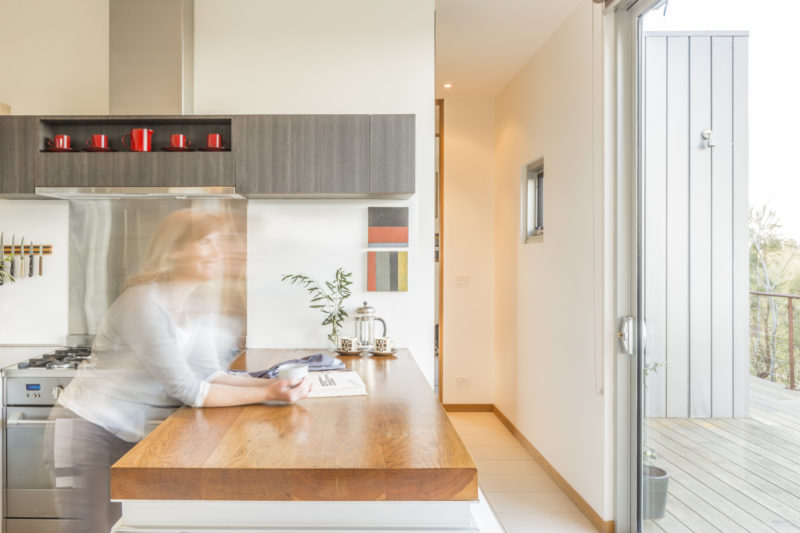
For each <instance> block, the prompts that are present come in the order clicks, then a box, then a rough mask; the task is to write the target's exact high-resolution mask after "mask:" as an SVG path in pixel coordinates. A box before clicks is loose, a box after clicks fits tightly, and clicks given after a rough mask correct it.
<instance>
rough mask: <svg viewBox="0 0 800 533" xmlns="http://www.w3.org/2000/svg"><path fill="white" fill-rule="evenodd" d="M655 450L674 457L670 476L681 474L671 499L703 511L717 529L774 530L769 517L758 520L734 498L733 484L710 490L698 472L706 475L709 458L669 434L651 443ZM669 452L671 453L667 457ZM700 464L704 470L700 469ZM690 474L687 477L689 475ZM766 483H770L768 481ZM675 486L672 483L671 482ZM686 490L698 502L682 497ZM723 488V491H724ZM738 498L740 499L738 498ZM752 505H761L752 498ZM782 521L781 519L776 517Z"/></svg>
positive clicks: (670, 490)
mask: <svg viewBox="0 0 800 533" xmlns="http://www.w3.org/2000/svg"><path fill="white" fill-rule="evenodd" d="M651 445H652V447H653V448H654V449H656V453H659V452H661V453H663V454H664V456H665V457H670V459H669V460H668V461H666V460H665V461H664V464H665V466H664V468H665V469H666V470H667V471H668V472H670V476H672V475H673V472H676V473H677V474H678V477H676V478H675V480H676V481H677V482H678V483H677V484H676V485H677V486H675V487H673V486H670V488H669V493H670V497H672V496H673V491H674V496H675V497H678V498H681V499H682V500H683V501H684V502H685V503H687V504H688V505H690V506H691V507H693V508H695V509H700V510H701V511H702V512H701V514H703V516H706V517H708V518H709V519H711V521H712V522H714V523H715V524H717V525H721V526H723V530H724V531H726V532H727V531H741V530H745V531H752V532H759V531H767V530H773V529H772V527H771V526H770V523H771V522H772V521H773V520H772V519H770V518H769V515H766V514H764V513H760V514H761V515H762V516H761V519H759V518H757V517H756V516H757V515H758V514H759V513H754V512H753V510H752V509H751V508H747V507H746V505H743V504H742V501H745V503H746V504H747V503H748V502H746V500H743V498H740V497H736V498H730V497H729V496H730V494H731V493H736V492H739V491H736V489H734V488H733V487H731V486H730V484H727V483H726V484H725V485H717V486H714V487H711V486H708V485H709V484H708V479H707V476H706V475H705V474H704V473H701V474H700V475H698V472H704V471H703V469H702V465H703V463H705V464H708V465H711V463H710V462H709V461H707V460H706V458H704V457H702V456H699V455H698V454H697V453H695V452H694V451H692V450H691V449H690V448H688V447H686V446H683V445H682V444H681V443H679V442H678V441H677V440H674V439H671V438H669V437H667V436H666V435H665V434H659V435H658V437H655V435H654V438H653V440H652V443H651ZM667 450H668V453H665V452H666V451H667ZM698 463H699V464H700V465H701V466H698ZM712 468H723V466H722V465H720V464H714V465H712ZM685 472H686V473H685ZM761 481H762V482H764V483H766V482H765V481H764V480H761ZM670 483H672V480H670ZM682 486H685V487H686V489H687V490H689V491H691V493H692V494H693V495H694V497H695V499H694V500H691V499H690V498H691V496H690V495H686V494H683V493H681V492H680V491H681V490H682ZM720 487H722V489H723V490H721V489H720ZM737 496H738V495H737ZM750 499H751V500H752V502H749V505H750V506H751V507H752V506H754V505H758V504H759V502H758V501H757V500H756V499H753V498H752V497H750ZM775 518H776V519H779V518H780V517H779V516H777V515H776V516H775ZM731 522H732V523H731Z"/></svg>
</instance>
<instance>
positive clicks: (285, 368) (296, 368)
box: [278, 363, 308, 386]
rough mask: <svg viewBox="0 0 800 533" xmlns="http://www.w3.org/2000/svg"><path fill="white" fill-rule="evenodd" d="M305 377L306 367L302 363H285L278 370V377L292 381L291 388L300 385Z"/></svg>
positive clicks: (306, 373)
mask: <svg viewBox="0 0 800 533" xmlns="http://www.w3.org/2000/svg"><path fill="white" fill-rule="evenodd" d="M307 375H308V365H307V364H304V363H287V364H285V365H281V366H280V367H279V368H278V377H279V378H280V379H290V380H292V382H293V386H294V385H297V384H298V383H300V381H301V380H302V379H303V378H304V377H306V376H307Z"/></svg>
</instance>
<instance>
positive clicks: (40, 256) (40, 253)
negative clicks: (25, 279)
mask: <svg viewBox="0 0 800 533" xmlns="http://www.w3.org/2000/svg"><path fill="white" fill-rule="evenodd" d="M39 275H40V276H41V275H42V249H41V248H39Z"/></svg>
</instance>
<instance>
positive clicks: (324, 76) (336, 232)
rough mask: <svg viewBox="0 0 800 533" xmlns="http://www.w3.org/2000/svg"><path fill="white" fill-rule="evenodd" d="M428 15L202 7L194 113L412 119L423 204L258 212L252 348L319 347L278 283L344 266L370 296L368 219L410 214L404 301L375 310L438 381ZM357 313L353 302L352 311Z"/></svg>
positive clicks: (361, 4) (349, 6) (385, 302)
mask: <svg viewBox="0 0 800 533" xmlns="http://www.w3.org/2000/svg"><path fill="white" fill-rule="evenodd" d="M433 11H434V5H433V0H413V1H407V2H374V1H372V0H341V1H337V2H329V1H327V0H303V1H294V2H278V1H260V0H232V1H227V2H216V1H212V0H197V1H196V3H195V60H196V62H195V84H196V87H195V112H196V113H198V114H207V113H208V114H216V113H275V114H281V113H298V114H306V113H308V114H312V113H364V114H369V113H413V114H415V115H416V136H417V148H416V191H417V193H416V194H415V195H414V196H413V197H412V198H411V199H409V200H406V201H400V202H390V203H388V204H386V203H383V202H370V201H334V202H322V201H320V202H297V201H281V202H270V201H254V202H251V204H250V216H249V220H248V247H249V252H248V262H249V268H248V332H249V337H248V345H249V346H283V347H289V346H298V347H299V346H305V347H314V346H320V347H321V346H323V345H324V341H325V333H324V332H323V330H322V329H321V328H318V327H317V326H316V325H317V324H318V323H319V322H320V320H319V317H318V316H316V314H315V313H313V312H311V311H310V310H309V309H307V301H306V297H305V296H304V295H303V294H302V293H301V292H300V291H299V289H296V288H294V289H293V288H291V287H288V286H286V285H283V284H281V283H280V279H279V274H281V273H285V272H296V271H305V272H308V273H309V274H317V273H318V275H319V276H322V277H323V278H324V279H329V278H330V277H331V276H332V275H333V272H334V271H335V270H336V268H337V267H338V266H340V265H341V266H348V267H351V268H352V269H353V271H354V272H355V273H354V279H355V280H356V282H357V283H358V284H359V285H360V287H359V289H358V290H363V285H364V283H365V281H364V279H363V268H365V266H364V261H365V259H364V254H365V251H366V247H365V246H364V243H365V242H366V238H364V234H365V233H364V232H366V208H367V207H368V206H371V205H407V206H408V207H409V209H410V217H411V218H410V228H409V229H410V235H409V241H410V242H409V248H408V251H409V291H408V293H407V294H400V293H398V294H377V293H376V294H375V295H369V301H370V303H371V304H374V305H375V306H376V308H377V310H378V313H379V314H380V315H382V316H385V317H387V318H388V319H389V327H390V328H391V331H390V333H391V334H392V335H393V336H394V337H395V338H396V341H397V342H398V344H399V345H401V346H407V347H409V348H410V349H411V351H412V353H413V354H414V356H415V357H416V358H417V360H418V361H419V363H420V366H421V367H422V369H423V372H425V374H426V375H427V376H428V378H429V379H431V378H432V375H433V325H434V317H433V302H432V298H431V297H430V295H431V294H433V276H432V272H433V219H434V189H433V187H434V183H433V181H434V180H433V168H434V162H433V158H434V153H433V148H434V147H433V138H434V134H433V127H434V98H433V96H434V95H433V66H434V46H433V30H434V26H433ZM277 228H282V229H281V230H280V231H279V232H277V233H276V231H278V230H277ZM331 239H333V241H331ZM339 240H341V242H342V243H343V244H342V245H341V246H336V241H339ZM286 247H289V248H290V249H291V250H292V253H286V252H285V250H286ZM359 278H360V279H359ZM358 298H362V296H361V295H358ZM359 301H361V300H359V299H357V298H356V297H355V295H354V298H353V299H351V300H350V302H349V303H350V304H351V306H353V307H354V306H356V303H358V302H359Z"/></svg>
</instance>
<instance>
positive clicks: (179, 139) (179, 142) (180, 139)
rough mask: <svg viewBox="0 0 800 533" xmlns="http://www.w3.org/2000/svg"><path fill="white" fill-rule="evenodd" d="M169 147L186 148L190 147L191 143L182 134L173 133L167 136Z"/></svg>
mask: <svg viewBox="0 0 800 533" xmlns="http://www.w3.org/2000/svg"><path fill="white" fill-rule="evenodd" d="M169 145H170V146H172V147H173V148H188V147H190V146H191V145H192V141H190V140H189V139H187V138H186V135H184V134H183V133H173V134H172V135H170V136H169Z"/></svg>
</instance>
